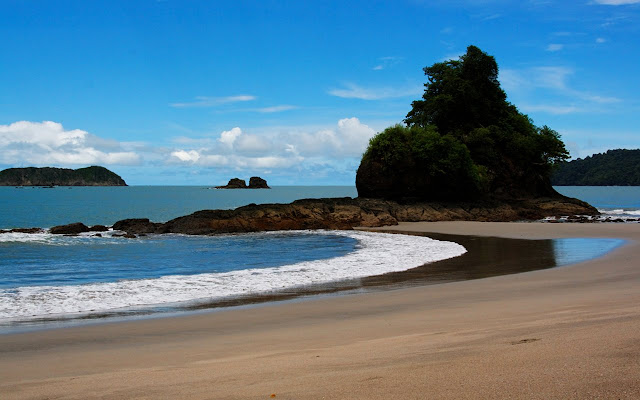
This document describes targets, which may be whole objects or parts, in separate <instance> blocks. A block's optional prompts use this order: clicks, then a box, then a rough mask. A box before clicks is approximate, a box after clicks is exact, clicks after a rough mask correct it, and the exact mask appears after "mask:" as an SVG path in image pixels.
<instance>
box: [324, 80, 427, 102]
mask: <svg viewBox="0 0 640 400" xmlns="http://www.w3.org/2000/svg"><path fill="white" fill-rule="evenodd" d="M422 91H423V87H422V85H416V86H411V87H404V88H395V87H377V88H364V87H361V86H358V85H355V84H353V83H347V84H345V88H342V89H331V90H329V92H328V93H329V94H330V95H332V96H336V97H342V98H345V99H361V100H381V99H390V98H397V97H409V96H417V95H420V94H422Z"/></svg>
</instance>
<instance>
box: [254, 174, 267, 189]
mask: <svg viewBox="0 0 640 400" xmlns="http://www.w3.org/2000/svg"><path fill="white" fill-rule="evenodd" d="M249 189H271V188H270V187H269V185H267V181H266V180H264V179H262V178H260V177H259V176H252V177H251V178H249Z"/></svg>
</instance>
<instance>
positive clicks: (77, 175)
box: [0, 165, 127, 186]
mask: <svg viewBox="0 0 640 400" xmlns="http://www.w3.org/2000/svg"><path fill="white" fill-rule="evenodd" d="M0 186H127V184H126V182H125V181H124V180H123V179H122V178H121V177H120V176H119V175H117V174H115V173H114V172H112V171H109V170H108V169H106V168H104V167H99V166H95V165H94V166H91V167H86V168H78V169H68V168H52V167H44V168H35V167H28V168H8V169H5V170H2V171H0Z"/></svg>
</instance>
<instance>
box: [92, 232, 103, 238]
mask: <svg viewBox="0 0 640 400" xmlns="http://www.w3.org/2000/svg"><path fill="white" fill-rule="evenodd" d="M93 236H94V237H102V235H101V234H99V233H96V234H95V235H93Z"/></svg>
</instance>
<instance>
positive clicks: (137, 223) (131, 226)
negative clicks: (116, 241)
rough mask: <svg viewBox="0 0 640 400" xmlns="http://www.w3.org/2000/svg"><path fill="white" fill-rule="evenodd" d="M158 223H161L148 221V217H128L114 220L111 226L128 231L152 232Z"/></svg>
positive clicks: (117, 229)
mask: <svg viewBox="0 0 640 400" xmlns="http://www.w3.org/2000/svg"><path fill="white" fill-rule="evenodd" d="M160 225H162V224H159V223H155V222H151V221H149V218H130V219H123V220H121V221H118V222H116V223H115V224H113V227H112V228H113V229H114V230H116V231H124V232H129V233H134V232H135V233H153V232H155V231H156V230H157V229H158V228H159V227H160Z"/></svg>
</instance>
